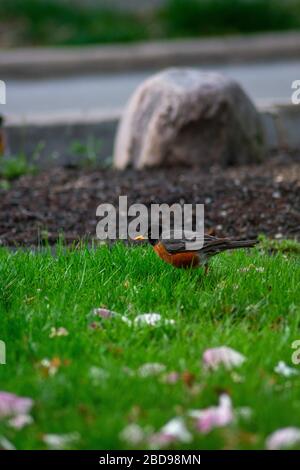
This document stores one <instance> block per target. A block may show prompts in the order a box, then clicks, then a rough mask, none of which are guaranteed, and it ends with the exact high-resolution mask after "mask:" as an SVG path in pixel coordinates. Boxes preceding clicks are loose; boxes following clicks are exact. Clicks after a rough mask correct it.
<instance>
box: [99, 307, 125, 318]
mask: <svg viewBox="0 0 300 470" xmlns="http://www.w3.org/2000/svg"><path fill="white" fill-rule="evenodd" d="M93 315H94V316H95V317H99V318H112V317H114V316H116V315H119V314H118V313H116V312H113V311H112V310H108V309H107V308H101V307H100V308H94V310H93Z"/></svg>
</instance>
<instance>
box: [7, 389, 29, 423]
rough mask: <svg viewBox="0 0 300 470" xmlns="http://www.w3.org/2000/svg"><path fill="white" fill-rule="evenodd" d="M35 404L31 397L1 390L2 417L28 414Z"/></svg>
mask: <svg viewBox="0 0 300 470" xmlns="http://www.w3.org/2000/svg"><path fill="white" fill-rule="evenodd" d="M32 406H33V400H31V398H25V397H18V396H17V395H14V394H13V393H9V392H0V419H1V418H6V417H9V416H16V415H26V414H27V413H28V412H29V411H30V410H31V408H32Z"/></svg>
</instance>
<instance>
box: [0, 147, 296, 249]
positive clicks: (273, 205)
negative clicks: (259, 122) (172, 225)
mask: <svg viewBox="0 0 300 470" xmlns="http://www.w3.org/2000/svg"><path fill="white" fill-rule="evenodd" d="M119 195H128V202H129V203H130V204H131V203H133V202H141V203H145V204H150V203H151V202H165V203H169V204H170V203H174V202H186V203H205V220H206V230H207V231H208V232H209V233H212V234H216V235H218V236H231V237H241V238H245V237H251V238H252V237H256V236H257V235H259V234H265V235H268V236H273V237H274V236H276V237H277V238H279V237H280V234H281V235H282V236H283V237H289V238H298V239H299V238H300V159H299V158H296V157H294V158H293V159H292V158H291V157H288V156H286V157H284V158H283V157H281V158H280V157H273V158H272V159H271V158H270V159H269V160H268V161H266V162H265V163H264V164H262V165H260V166H248V167H240V168H231V169H226V170H222V169H217V168H214V169H212V170H211V171H210V172H208V173H203V172H201V171H200V170H199V169H188V168H174V169H159V170H158V169H156V170H147V171H141V172H136V171H134V170H127V171H125V172H123V173H121V172H117V171H114V170H112V169H106V170H88V169H84V170H82V169H81V170H79V169H77V170H75V169H64V168H56V169H52V170H49V171H45V172H43V173H41V174H39V175H36V176H23V177H22V178H20V179H19V180H18V181H15V182H14V183H13V185H12V187H11V189H9V190H8V191H4V190H0V243H1V244H2V245H10V246H12V245H27V246H28V245H36V244H37V243H39V242H40V241H41V239H42V238H43V236H44V231H45V230H46V231H47V232H48V240H49V242H50V243H55V242H56V240H57V238H58V237H59V234H60V233H61V232H63V233H64V237H65V240H66V241H67V242H72V241H74V240H78V239H80V238H83V237H84V238H88V239H91V238H93V237H95V228H96V224H97V218H96V208H97V206H98V205H99V204H100V203H103V202H109V203H112V204H117V202H118V196H119Z"/></svg>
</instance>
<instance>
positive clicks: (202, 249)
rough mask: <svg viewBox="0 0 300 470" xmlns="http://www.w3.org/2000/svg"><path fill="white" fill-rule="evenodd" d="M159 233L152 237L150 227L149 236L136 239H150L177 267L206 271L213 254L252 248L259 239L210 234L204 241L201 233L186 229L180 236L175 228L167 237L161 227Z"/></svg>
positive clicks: (164, 258)
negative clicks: (218, 236)
mask: <svg viewBox="0 0 300 470" xmlns="http://www.w3.org/2000/svg"><path fill="white" fill-rule="evenodd" d="M152 233H153V232H152ZM158 233H159V234H160V235H159V238H152V236H151V227H150V228H149V230H148V237H145V236H141V235H139V236H138V237H136V238H135V240H148V242H149V243H150V244H151V245H152V246H153V249H154V251H155V253H156V254H157V255H158V256H159V257H160V258H161V259H162V260H164V261H165V262H166V263H169V264H172V266H174V267H176V268H195V267H199V266H203V267H204V268H205V272H207V270H208V260H209V258H210V257H211V256H214V255H217V254H218V253H221V252H222V251H226V250H235V249H238V248H251V247H253V246H255V245H256V244H257V240H230V239H229V238H217V237H212V236H210V235H204V241H203V239H201V237H200V235H197V234H196V235H195V234H194V233H192V232H186V231H185V233H184V235H183V233H181V237H180V238H178V237H177V236H176V231H175V230H170V231H169V232H168V237H167V238H165V237H164V234H163V233H162V231H161V227H159V229H158ZM177 233H178V231H177ZM192 236H193V238H191V237H192ZM191 242H193V245H191ZM202 242H203V244H202ZM197 245H198V247H197Z"/></svg>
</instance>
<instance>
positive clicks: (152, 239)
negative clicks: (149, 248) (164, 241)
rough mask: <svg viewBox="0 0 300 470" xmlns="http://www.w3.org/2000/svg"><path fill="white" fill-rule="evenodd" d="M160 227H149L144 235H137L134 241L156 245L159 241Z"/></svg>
mask: <svg viewBox="0 0 300 470" xmlns="http://www.w3.org/2000/svg"><path fill="white" fill-rule="evenodd" d="M161 235H162V227H161V225H151V224H150V225H149V228H148V231H147V232H146V233H145V235H139V236H138V237H136V238H135V240H147V241H148V242H149V243H150V245H153V246H154V245H156V243H157V242H158V241H159V240H160V239H161Z"/></svg>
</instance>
